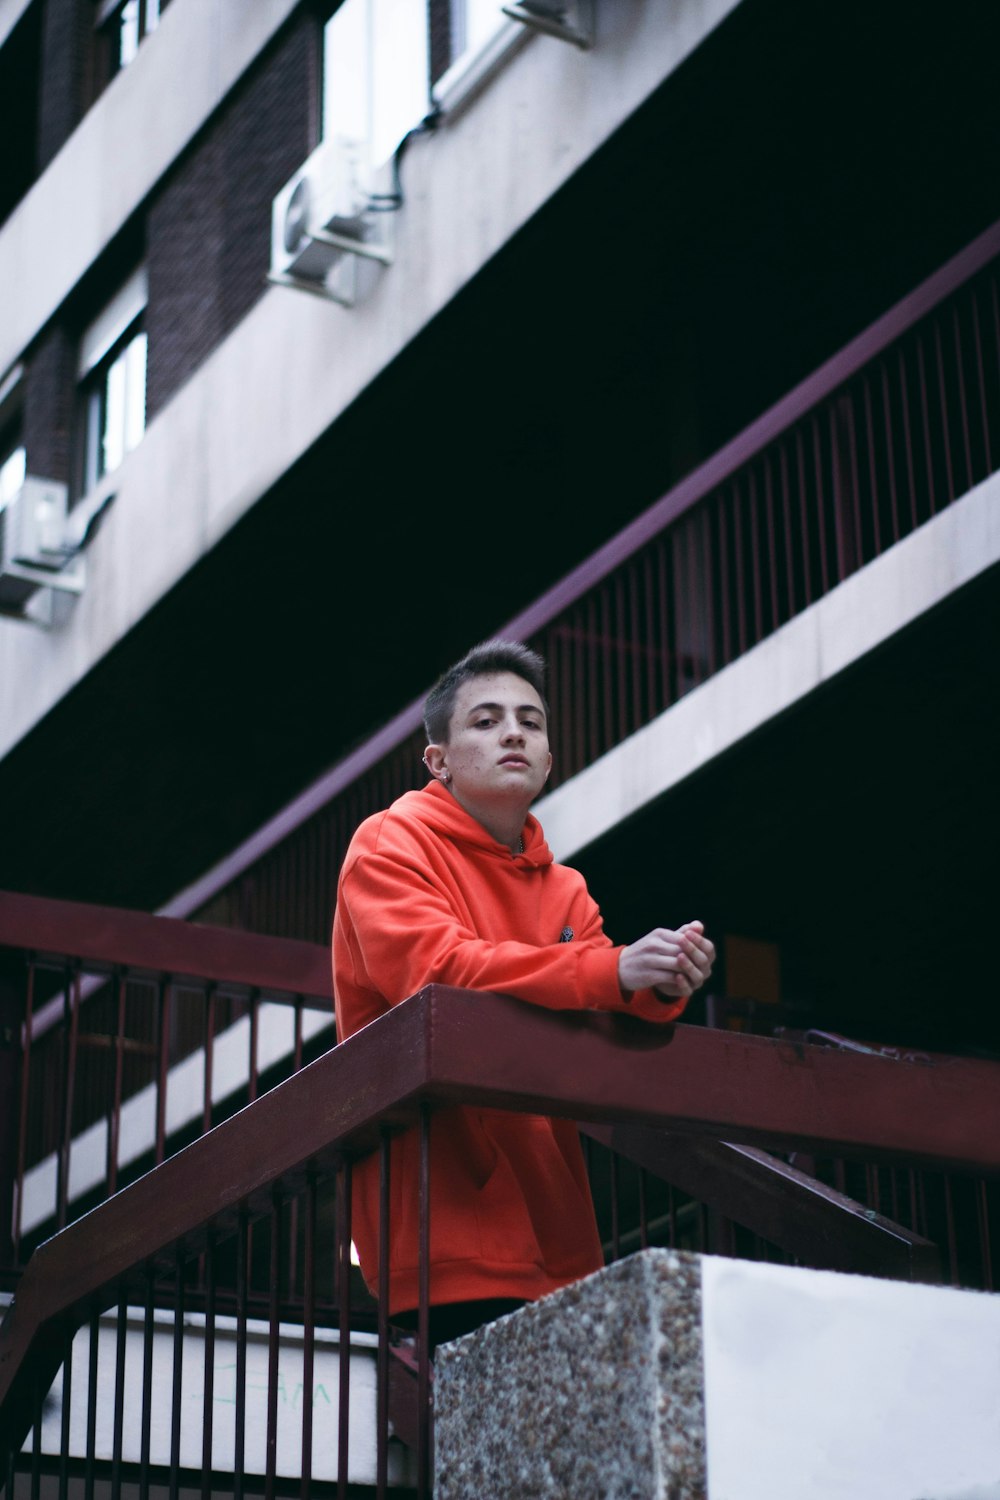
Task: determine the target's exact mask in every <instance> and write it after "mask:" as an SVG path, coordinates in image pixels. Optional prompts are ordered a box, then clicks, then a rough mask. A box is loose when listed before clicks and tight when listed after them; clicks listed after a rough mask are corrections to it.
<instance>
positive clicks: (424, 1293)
mask: <svg viewBox="0 0 1000 1500" xmlns="http://www.w3.org/2000/svg"><path fill="white" fill-rule="evenodd" d="M419 1241H420V1243H419V1248H418V1261H419V1264H418V1278H419V1293H418V1309H417V1332H418V1337H417V1353H418V1358H419V1363H418V1366H417V1424H418V1425H417V1500H428V1497H429V1495H430V1474H431V1378H430V1366H431V1357H430V1300H431V1299H430V1288H431V1112H430V1106H429V1105H427V1104H421V1106H420V1222H419Z"/></svg>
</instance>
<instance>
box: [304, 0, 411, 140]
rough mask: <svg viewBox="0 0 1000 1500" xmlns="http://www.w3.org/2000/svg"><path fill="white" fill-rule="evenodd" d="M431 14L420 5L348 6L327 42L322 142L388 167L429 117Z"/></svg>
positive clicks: (350, 0) (403, 0) (370, 0)
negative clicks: (353, 149) (357, 147)
mask: <svg viewBox="0 0 1000 1500" xmlns="http://www.w3.org/2000/svg"><path fill="white" fill-rule="evenodd" d="M427 70H428V61H427V11H426V7H425V6H423V5H417V4H414V0H344V4H343V5H341V7H340V9H339V10H338V11H337V12H336V14H335V15H334V16H333V17H332V18H331V19H330V20H329V21H328V22H327V24H326V28H325V31H324V36H323V136H324V138H325V139H327V140H330V139H333V138H334V137H336V136H342V137H346V138H347V139H348V140H351V141H354V142H360V143H362V144H363V146H364V148H365V150H364V156H365V158H366V165H367V166H369V167H378V166H381V165H382V163H383V162H385V161H387V160H388V159H389V157H390V156H391V155H392V153H393V152H394V151H395V149H396V147H397V146H398V145H399V143H400V141H401V140H402V138H403V136H404V135H405V134H406V132H407V131H408V130H410V129H411V128H412V127H413V126H414V125H417V124H419V122H420V121H421V120H422V119H423V118H424V116H425V115H426V113H427V106H428V99H427V91H428V85H427Z"/></svg>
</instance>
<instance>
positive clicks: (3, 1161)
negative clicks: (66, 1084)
mask: <svg viewBox="0 0 1000 1500" xmlns="http://www.w3.org/2000/svg"><path fill="white" fill-rule="evenodd" d="M23 1023H24V1007H23V1001H22V1000H21V997H20V996H19V995H18V994H17V991H16V990H15V989H14V986H13V985H12V984H9V983H7V982H6V981H0V1287H3V1286H4V1285H5V1284H6V1283H7V1281H8V1279H11V1280H12V1278H13V1273H14V1270H15V1265H14V1254H15V1250H14V1240H15V1235H14V1211H15V1210H14V1202H15V1185H16V1182H17V1148H18V1131H19V1125H18V1117H19V1115H20V1102H21V1047H20V1041H19V1039H20V1036H21V1029H22V1026H23Z"/></svg>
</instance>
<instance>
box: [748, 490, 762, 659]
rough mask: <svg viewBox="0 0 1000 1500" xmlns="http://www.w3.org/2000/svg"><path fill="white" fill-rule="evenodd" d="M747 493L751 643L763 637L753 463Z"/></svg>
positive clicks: (758, 527)
mask: <svg viewBox="0 0 1000 1500" xmlns="http://www.w3.org/2000/svg"><path fill="white" fill-rule="evenodd" d="M747 494H748V500H749V505H750V550H751V555H752V557H753V563H752V566H751V569H750V578H751V582H752V584H753V644H754V645H756V644H757V642H758V641H762V640H763V639H764V587H763V585H764V579H763V575H762V572H761V565H760V514H759V511H758V507H757V472H756V468H755V466H754V465H753V464H750V466H749V468H748V470H747Z"/></svg>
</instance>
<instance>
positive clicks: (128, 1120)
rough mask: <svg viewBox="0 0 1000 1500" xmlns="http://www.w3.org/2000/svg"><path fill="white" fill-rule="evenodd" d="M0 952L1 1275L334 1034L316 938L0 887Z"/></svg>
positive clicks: (328, 984) (324, 956)
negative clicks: (1, 1095)
mask: <svg viewBox="0 0 1000 1500" xmlns="http://www.w3.org/2000/svg"><path fill="white" fill-rule="evenodd" d="M0 955H2V959H3V968H2V979H0V1008H2V1017H0V1021H2V1024H3V1025H4V1026H5V1029H6V1031H7V1033H8V1035H9V1037H10V1040H11V1044H12V1045H11V1046H10V1047H8V1049H7V1050H6V1053H5V1054H4V1055H5V1059H6V1061H5V1066H6V1069H7V1078H6V1085H7V1087H6V1089H5V1090H4V1092H5V1093H6V1102H7V1107H8V1110H10V1109H11V1107H12V1105H13V1103H14V1101H15V1100H16V1110H15V1113H14V1116H13V1117H12V1118H11V1120H10V1121H9V1122H8V1126H7V1129H6V1130H4V1131H2V1132H0V1141H2V1142H3V1143H4V1147H3V1149H0V1277H2V1276H4V1275H6V1276H7V1278H8V1280H9V1279H10V1278H11V1277H12V1276H13V1275H15V1274H16V1272H17V1270H18V1269H19V1268H20V1266H21V1265H22V1264H23V1261H24V1259H25V1257H26V1255H27V1254H30V1252H31V1249H32V1248H33V1247H34V1245H35V1244H37V1243H38V1242H39V1240H40V1239H41V1238H42V1237H44V1236H46V1235H48V1234H50V1233H52V1232H53V1231H54V1230H58V1229H61V1228H63V1227H64V1226H65V1225H66V1224H67V1223H68V1222H69V1221H70V1219H71V1218H74V1217H78V1216H79V1214H80V1213H82V1212H84V1211H86V1210H88V1209H90V1208H92V1207H93V1206H95V1204H97V1203H99V1202H101V1201H103V1199H104V1198H106V1197H109V1196H110V1195H111V1194H113V1193H115V1192H116V1191H117V1190H118V1188H119V1187H122V1186H124V1185H125V1184H126V1183H127V1182H129V1181H131V1180H133V1179H134V1178H135V1177H137V1176H139V1175H141V1174H142V1173H143V1172H145V1171H147V1170H148V1169H149V1168H150V1167H152V1166H155V1165H158V1164H159V1163H160V1162H162V1161H163V1160H164V1159H165V1158H166V1156H168V1155H169V1154H170V1153H171V1152H173V1151H175V1150H177V1149H178V1148H179V1147H180V1146H181V1145H183V1144H186V1143H187V1142H189V1141H190V1140H192V1139H194V1138H195V1137H196V1136H197V1135H199V1134H202V1133H203V1132H204V1131H206V1130H208V1129H210V1128H211V1126H212V1125H213V1124H214V1123H218V1121H219V1120H220V1119H223V1118H225V1117H226V1116H227V1115H228V1114H231V1113H233V1112H234V1111H235V1110H236V1109H237V1108H239V1107H240V1106H241V1105H243V1104H245V1103H248V1102H250V1101H251V1100H253V1099H254V1098H256V1097H257V1096H258V1094H260V1093H262V1092H263V1091H265V1090H266V1089H267V1088H270V1087H273V1086H274V1084H275V1083H276V1082H278V1081H279V1080H280V1079H281V1078H282V1077H285V1076H287V1075H288V1074H289V1073H290V1072H294V1071H296V1070H297V1069H298V1068H300V1067H301V1066H302V1065H303V1062H304V1061H307V1060H308V1059H309V1058H310V1057H311V1056H314V1055H315V1053H316V1051H317V1050H319V1049H320V1048H325V1047H329V1046H332V1045H333V1040H334V1035H333V1005H332V979H331V973H330V961H329V955H328V953H327V952H325V951H324V950H321V949H317V948H315V947H314V946H313V945H311V944H304V943H296V942H287V941H286V942H283V941H280V940H278V941H269V940H265V939H262V938H259V937H256V936H253V935H250V934H245V933H238V932H231V931H226V930H224V929H210V928H200V927H196V926H192V925H191V924H187V923H183V922H178V921H174V920H171V919H168V918H161V917H150V916H147V915H144V914H142V913H138V912H128V911H121V910H114V909H110V908H104V907H95V906H88V905H84V904H81V903H75V902H60V901H47V900H41V899H38V898H34V897H27V896H21V895H14V894H11V893H7V892H0ZM15 1039H16V1046H14V1045H13V1043H14V1042H15ZM0 1285H2V1280H0Z"/></svg>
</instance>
